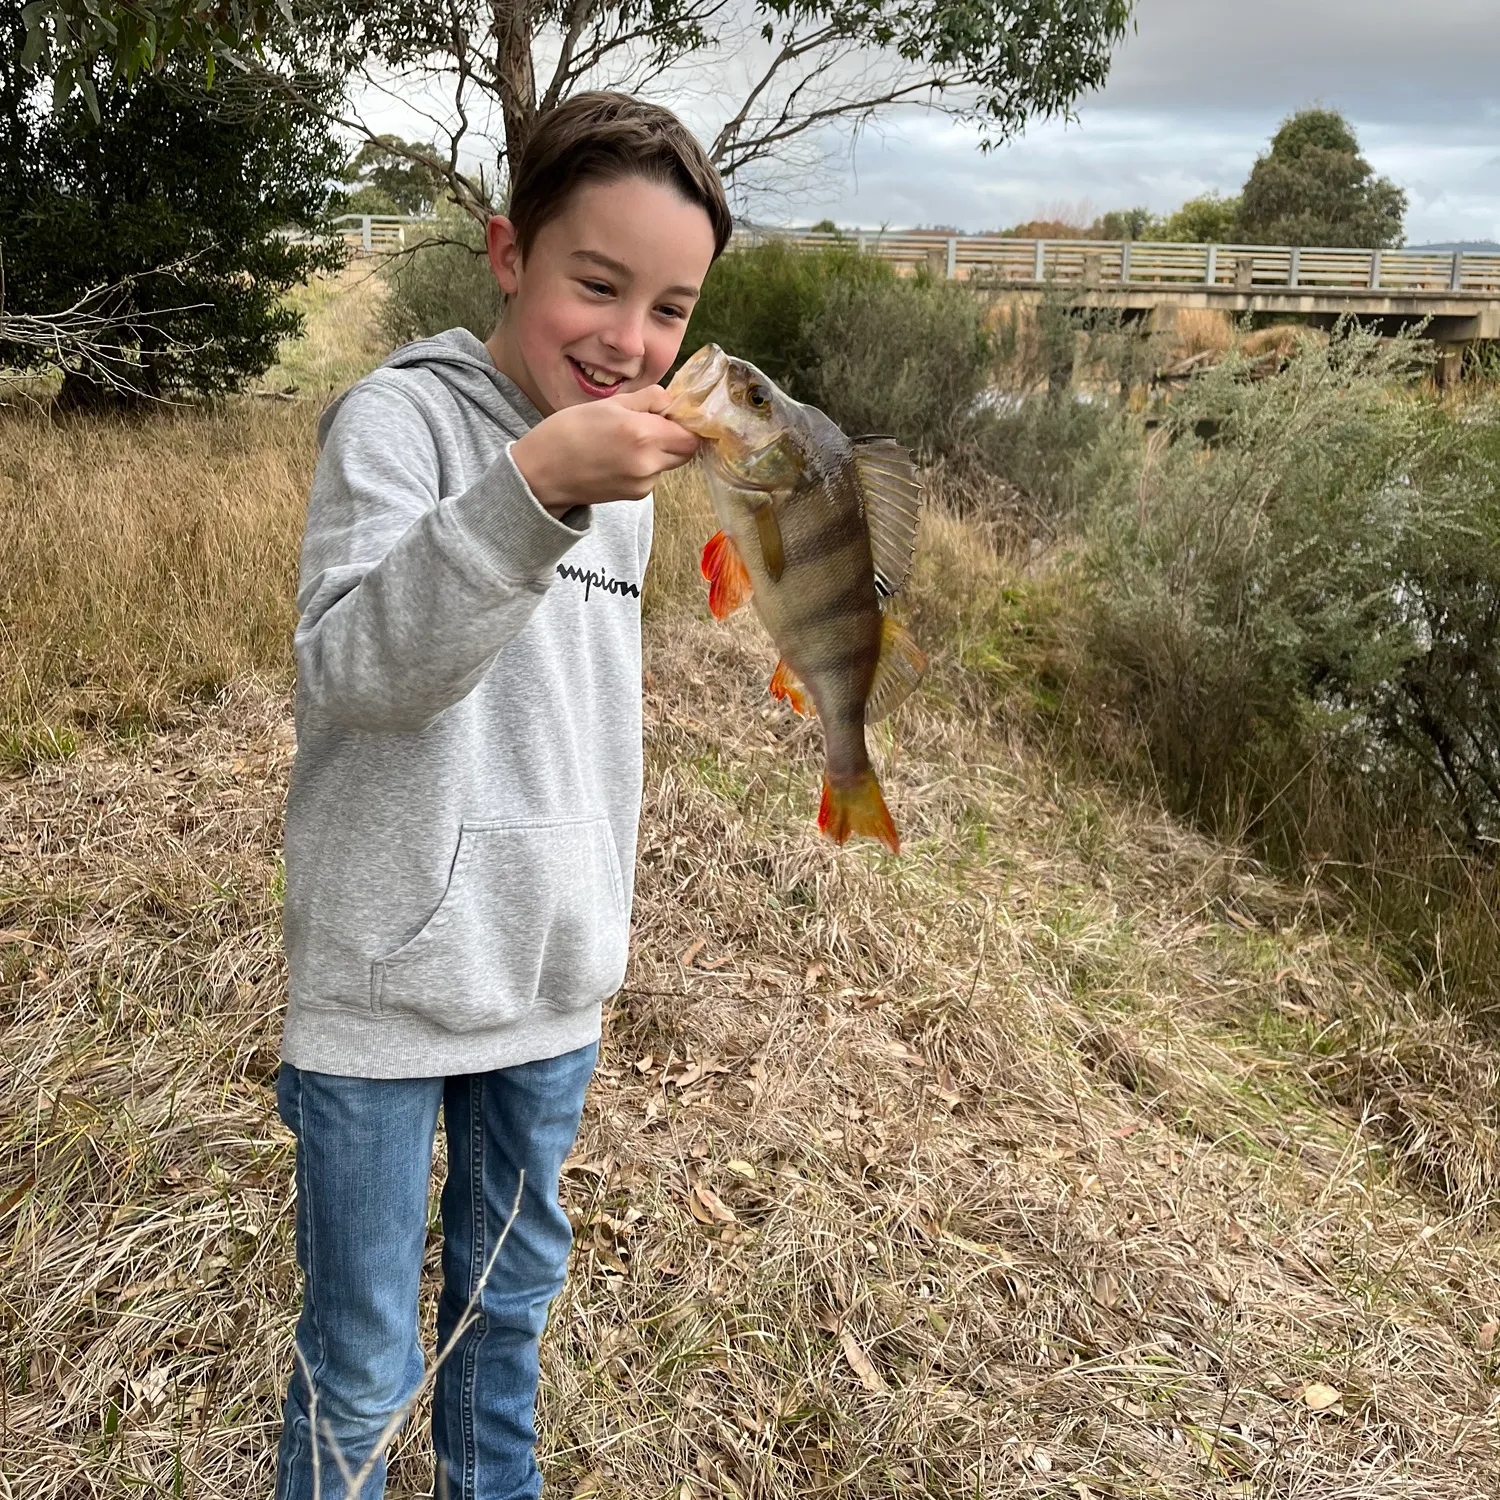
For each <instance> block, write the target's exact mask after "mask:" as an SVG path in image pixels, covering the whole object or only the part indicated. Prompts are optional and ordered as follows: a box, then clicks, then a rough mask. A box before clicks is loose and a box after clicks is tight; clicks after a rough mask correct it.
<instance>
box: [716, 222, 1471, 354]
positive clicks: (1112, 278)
mask: <svg viewBox="0 0 1500 1500" xmlns="http://www.w3.org/2000/svg"><path fill="white" fill-rule="evenodd" d="M736 238H737V240H739V241H740V242H741V243H746V244H754V243H758V242H761V241H764V240H766V239H770V238H776V239H781V240H785V241H787V242H788V243H791V244H795V245H799V246H803V247H805V248H808V249H812V248H815V247H818V246H826V245H849V244H852V245H854V247H855V248H857V249H859V250H861V251H865V252H867V253H870V254H874V255H879V256H880V257H882V258H883V259H885V260H889V261H891V262H893V263H894V264H895V265H896V266H897V267H898V268H899V269H901V270H903V271H908V272H911V271H915V270H917V269H925V270H927V271H928V272H929V273H930V274H931V275H934V276H938V277H943V278H946V279H948V280H953V281H962V282H965V283H967V284H968V285H970V286H972V287H973V288H974V289H975V290H976V291H983V292H985V293H988V294H990V295H992V296H1007V297H1010V298H1015V299H1018V300H1020V301H1023V302H1026V301H1033V302H1035V301H1040V300H1041V299H1042V298H1043V297H1044V296H1048V295H1054V296H1055V295H1057V294H1058V293H1061V294H1062V295H1063V296H1064V297H1066V299H1067V300H1068V301H1069V302H1070V303H1071V304H1072V305H1074V306H1082V307H1112V308H1118V309H1120V310H1121V311H1122V312H1124V313H1125V314H1126V315H1127V316H1132V317H1150V318H1151V319H1152V320H1153V322H1154V323H1155V324H1156V325H1157V326H1162V327H1166V326H1170V324H1171V322H1172V320H1173V319H1174V317H1175V315H1176V313H1177V311H1178V310H1179V309H1181V308H1187V307H1208V308H1217V309H1219V310H1220V311H1223V312H1226V313H1229V314H1232V315H1234V316H1237V317H1238V316H1245V315H1247V314H1248V315H1250V316H1251V317H1257V316H1259V317H1264V318H1266V319H1298V320H1302V321H1305V322H1309V323H1324V324H1331V323H1333V322H1335V321H1337V319H1339V318H1341V317H1345V316H1350V315H1352V316H1354V317H1357V318H1359V319H1360V320H1361V321H1364V322H1369V323H1372V324H1375V325H1377V326H1383V327H1389V328H1396V327H1408V326H1411V325H1412V324H1415V323H1421V322H1426V323H1427V334H1428V336H1429V337H1430V338H1432V339H1433V340H1434V341H1435V342H1437V343H1440V344H1450V345H1461V344H1465V343H1470V342H1473V341H1476V340H1480V339H1500V253H1495V252H1476V251H1468V250H1465V251H1454V252H1451V253H1450V252H1448V251H1431V250H1348V249H1332V248H1329V249H1323V248H1314V247H1296V246H1289V245H1228V244H1226V245H1182V244H1165V243H1163V244H1158V243H1155V242H1153V241H1148V240H1029V239H1028V240H1023V239H1010V238H1008V237H1006V236H1002V235H959V234H949V235H944V234H929V233H885V232H879V233H877V232H875V231H873V230H865V231H855V232H853V233H850V234H826V233H822V234H820V233H814V232H813V231H811V230H777V229H765V228H760V227H753V228H746V229H744V230H742V231H740V233H739V234H737V236H736Z"/></svg>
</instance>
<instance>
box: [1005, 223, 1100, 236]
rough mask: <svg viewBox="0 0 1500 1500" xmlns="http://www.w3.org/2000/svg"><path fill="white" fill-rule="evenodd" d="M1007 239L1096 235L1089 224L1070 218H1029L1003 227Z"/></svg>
mask: <svg viewBox="0 0 1500 1500" xmlns="http://www.w3.org/2000/svg"><path fill="white" fill-rule="evenodd" d="M1000 233H1001V235H1002V236H1004V237H1005V238H1006V239H1017V240H1088V239H1094V238H1095V237H1096V236H1095V234H1094V231H1093V229H1092V228H1091V227H1090V226H1089V225H1087V224H1075V223H1073V222H1072V220H1070V219H1027V220H1025V221H1024V222H1023V223H1020V224H1016V225H1013V226H1012V227H1011V228H1009V229H1002V230H1001V231H1000Z"/></svg>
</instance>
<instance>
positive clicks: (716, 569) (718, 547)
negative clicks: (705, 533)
mask: <svg viewBox="0 0 1500 1500" xmlns="http://www.w3.org/2000/svg"><path fill="white" fill-rule="evenodd" d="M699 570H700V571H701V572H702V574H703V576H704V577H705V578H706V579H707V580H708V609H709V613H710V614H711V615H713V617H714V619H716V620H726V619H728V618H729V616H730V615H732V614H733V613H734V612H735V610H737V609H738V608H739V607H740V606H741V605H742V604H743V603H744V602H745V601H746V600H747V599H748V598H749V597H750V594H751V592H752V590H751V586H750V574H749V573H748V572H747V571H746V569H745V563H744V559H743V558H741V556H740V551H739V548H738V547H736V546H735V545H734V542H733V541H732V540H731V539H730V538H729V537H727V536H725V535H724V533H723V532H722V531H716V532H714V534H713V535H712V536H711V537H709V539H708V541H707V542H705V543H704V546H703V561H702V562H701V563H700V564H699Z"/></svg>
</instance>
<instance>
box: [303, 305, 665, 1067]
mask: <svg viewBox="0 0 1500 1500" xmlns="http://www.w3.org/2000/svg"><path fill="white" fill-rule="evenodd" d="M538 421H540V415H539V414H538V412H537V411H536V409H535V408H534V407H533V406H532V405H531V403H530V402H529V401H528V400H527V399H526V397H525V396H524V395H523V394H522V393H521V392H520V391H519V390H518V389H517V388H516V386H514V385H513V384H512V383H511V382H510V381H509V380H507V379H506V378H505V377H504V376H503V375H501V374H500V373H499V372H498V371H497V370H496V369H495V367H494V364H493V363H492V361H491V359H490V357H489V353H488V351H487V350H486V349H485V347H484V345H483V344H482V343H481V342H480V341H479V340H478V339H476V338H475V337H474V336H473V335H472V334H469V333H466V332H464V331H463V330H461V329H454V330H451V331H450V332H448V333H445V334H442V335H440V336H439V337H437V338H434V339H427V340H424V341H423V342H421V343H416V344H411V345H408V346H407V347H406V348H404V349H400V350H397V352H396V353H395V354H393V355H392V356H391V358H390V359H389V360H387V361H386V363H385V364H384V365H383V366H381V368H380V369H378V370H376V371H375V372H374V373H373V374H372V375H370V376H368V377H367V378H366V379H364V380H362V381H360V382H359V384H358V385H356V386H354V387H353V388H352V389H351V390H350V391H349V392H348V393H347V394H346V395H344V396H343V397H342V398H341V399H340V400H339V401H338V402H336V403H335V404H334V405H333V406H332V407H330V409H329V410H328V412H327V414H326V415H325V416H324V418H323V421H322V423H321V425H320V427H319V438H320V440H321V454H320V457H319V460H318V468H317V473H316V475H315V477H314V479H313V486H312V499H311V503H310V505H309V509H308V517H307V531H306V535H305V537H304V539H303V544H302V566H301V579H300V586H299V590H298V596H297V607H298V611H299V615H300V618H299V621H298V625H297V634H296V656H297V759H296V764H295V766H294V768H293V772H292V784H291V791H290V794H289V796H288V800H287V817H286V947H287V959H288V963H289V965H290V969H291V1000H290V1005H289V1008H288V1011H287V1018H286V1026H285V1030H284V1032H283V1036H282V1056H283V1057H284V1058H286V1059H287V1061H289V1062H291V1063H292V1064H294V1065H295V1066H296V1067H299V1068H306V1069H311V1070H313V1071H316V1072H323V1073H342V1074H348V1075H353V1076H358V1077H366V1078H406V1077H433V1076H438V1075H443V1074H449V1073H471V1072H480V1071H484V1070H487V1069H490V1068H498V1067H505V1066H509V1065H511V1064H514V1063H519V1062H526V1061H529V1060H532V1059H535V1058H543V1057H554V1056H557V1055H559V1054H561V1053H563V1052H568V1051H571V1050H573V1049H574V1048H577V1047H582V1046H584V1045H585V1044H587V1043H588V1042H590V1041H593V1040H594V1039H595V1038H597V1037H598V1035H599V1007H600V1002H601V1001H603V1000H604V999H606V998H607V997H608V996H610V995H612V994H613V993H614V992H615V991H616V990H617V989H618V988H619V987H620V985H621V983H622V982H623V980H624V976H625V958H626V950H627V947H628V941H629V913H630V901H631V888H632V874H633V870H634V866H635V841H636V827H637V823H638V822H639V818H640V802H641V653H640V585H641V579H642V576H643V574H644V572H645V567H646V557H647V553H648V552H649V550H650V547H651V523H652V513H651V502H650V500H649V499H648V500H646V501H643V502H641V503H640V504H628V503H623V502H616V503H613V504H609V505H601V506H595V507H592V508H589V509H584V508H579V509H577V510H573V511H569V512H568V513H567V514H566V515H565V516H564V517H563V518H562V519H561V520H558V519H556V518H555V517H553V516H552V515H550V514H549V513H548V512H547V511H545V510H543V509H542V507H541V505H539V504H538V503H537V500H536V498H535V496H533V495H532V493H531V491H530V489H529V488H528V486H527V484H526V482H525V480H524V479H522V477H521V475H520V473H519V471H518V470H517V469H516V466H515V464H514V463H513V462H512V460H511V457H510V445H511V443H512V442H513V441H514V440H515V439H516V438H518V437H520V436H522V435H523V434H524V433H525V432H526V431H527V430H528V429H529V428H530V427H532V426H534V425H535V424H536V423H537V422H538Z"/></svg>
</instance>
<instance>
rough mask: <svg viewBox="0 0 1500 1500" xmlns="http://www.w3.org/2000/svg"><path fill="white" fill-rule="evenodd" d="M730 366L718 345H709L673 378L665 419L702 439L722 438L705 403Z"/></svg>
mask: <svg viewBox="0 0 1500 1500" xmlns="http://www.w3.org/2000/svg"><path fill="white" fill-rule="evenodd" d="M728 364H729V357H728V356H727V355H726V354H725V353H724V351H723V350H722V349H721V348H719V346H718V345H717V344H705V345H704V346H703V347H702V348H701V349H700V350H698V352H697V353H696V354H694V355H693V356H692V358H690V359H689V360H688V362H687V363H686V364H685V365H683V367H682V368H681V369H680V370H678V372H677V373H676V375H674V376H673V377H672V383H671V385H669V386H668V387H667V394H668V395H669V396H671V398H672V399H671V401H670V402H668V404H667V406H666V409H665V410H664V411H663V412H662V415H663V416H664V417H670V418H671V419H672V420H673V421H674V422H676V423H677V424H678V425H679V426H682V427H686V428H687V430H688V431H689V432H693V433H696V434H697V435H698V436H699V437H704V438H716V437H718V436H720V434H721V433H722V431H723V428H722V427H721V426H720V424H719V423H718V422H716V421H715V420H714V419H713V418H712V417H710V416H709V415H708V413H707V412H706V411H704V410H703V403H704V402H705V401H707V400H708V398H709V397H710V396H711V395H712V394H713V393H714V390H715V389H716V388H717V386H718V384H719V382H720V381H721V380H722V379H723V378H724V371H725V369H726V368H727V367H728Z"/></svg>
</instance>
